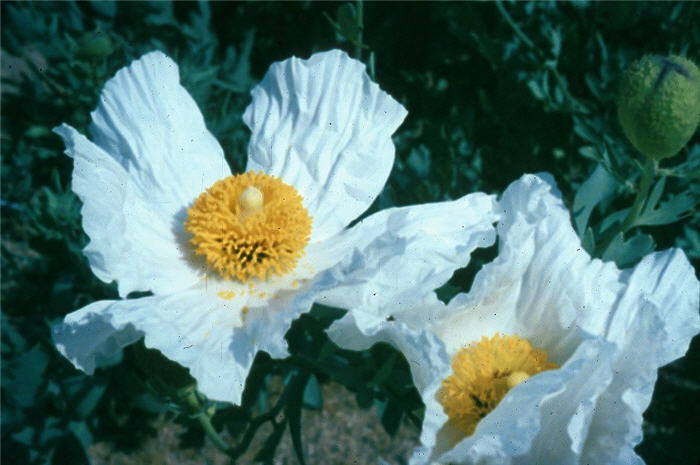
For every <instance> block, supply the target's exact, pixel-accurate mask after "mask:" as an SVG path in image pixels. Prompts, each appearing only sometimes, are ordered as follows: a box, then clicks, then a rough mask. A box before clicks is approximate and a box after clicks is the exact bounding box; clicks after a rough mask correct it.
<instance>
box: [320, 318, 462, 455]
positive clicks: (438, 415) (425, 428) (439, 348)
mask: <svg viewBox="0 0 700 465" xmlns="http://www.w3.org/2000/svg"><path fill="white" fill-rule="evenodd" d="M328 336H329V337H330V338H331V340H332V341H333V342H335V343H336V344H338V345H339V346H340V347H343V348H346V349H350V350H366V349H369V348H370V347H372V346H373V345H374V344H376V343H378V342H385V343H388V344H390V345H392V346H394V347H396V348H397V349H398V350H399V351H400V352H402V353H403V355H404V356H405V357H406V360H407V361H408V364H409V366H410V368H411V375H412V377H413V382H414V384H415V386H416V389H418V392H419V393H420V394H421V397H422V398H423V401H424V402H425V404H426V410H425V417H424V419H423V425H422V429H421V444H423V445H424V446H425V447H427V448H430V447H432V446H433V445H434V444H435V440H436V432H437V430H438V429H439V428H440V427H441V426H442V425H443V424H444V423H445V421H446V420H447V415H446V414H445V413H444V412H443V410H442V407H441V406H440V404H439V403H438V401H437V400H436V397H435V396H436V393H437V391H438V389H439V388H440V386H441V385H442V380H443V379H444V378H446V377H447V376H449V375H450V374H451V368H450V359H449V357H448V356H447V353H446V352H445V348H444V346H443V344H442V343H440V341H439V340H438V339H437V338H436V337H435V336H433V335H432V334H431V333H430V332H429V331H425V330H422V329H416V328H410V327H409V326H407V325H404V324H402V323H395V322H388V321H386V320H385V319H382V318H378V317H377V316H376V315H375V314H374V312H364V311H362V310H354V311H352V312H348V313H347V314H346V315H345V316H344V317H343V318H341V319H340V320H337V321H335V322H333V324H332V325H331V326H330V328H328Z"/></svg>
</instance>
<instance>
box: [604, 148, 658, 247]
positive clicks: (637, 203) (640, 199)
mask: <svg viewBox="0 0 700 465" xmlns="http://www.w3.org/2000/svg"><path fill="white" fill-rule="evenodd" d="M656 169H657V162H656V161H654V160H652V159H651V158H647V161H646V162H645V163H644V166H643V167H642V174H641V176H640V177H639V189H638V190H637V195H636V196H635V198H634V202H633V203H632V206H631V207H630V211H629V213H627V216H626V217H625V219H624V220H623V221H622V223H620V225H619V226H618V227H616V228H610V229H609V230H608V231H607V232H606V233H605V235H604V236H603V238H602V240H601V241H600V243H599V244H598V245H597V246H596V248H595V251H594V253H593V256H595V257H599V258H601V257H603V255H605V253H606V252H607V251H608V248H609V247H610V244H612V242H613V241H614V240H615V237H617V235H618V234H624V233H626V232H627V230H628V229H630V228H631V227H633V226H634V223H635V221H637V218H638V217H639V214H640V213H641V212H642V209H643V208H644V204H645V203H646V200H647V197H648V196H649V190H650V189H651V186H652V184H653V182H654V177H655V176H656Z"/></svg>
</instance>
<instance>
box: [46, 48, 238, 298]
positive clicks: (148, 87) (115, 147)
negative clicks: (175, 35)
mask: <svg viewBox="0 0 700 465" xmlns="http://www.w3.org/2000/svg"><path fill="white" fill-rule="evenodd" d="M92 119H93V122H92V125H91V126H90V130H91V133H92V136H93V139H94V141H95V143H92V142H90V141H89V140H87V139H86V138H85V137H84V136H82V135H80V134H79V133H77V132H76V131H75V130H74V129H73V128H71V127H70V126H67V125H65V124H64V125H62V126H60V127H58V128H56V129H55V132H56V133H57V134H59V135H60V136H61V137H62V138H63V140H64V142H65V144H66V153H67V154H68V155H69V156H71V157H72V158H73V159H74V169H73V184H72V185H73V190H74V192H75V193H76V194H77V195H78V196H79V197H80V199H81V200H82V202H83V209H82V216H83V228H84V229H85V232H86V233H87V235H88V236H89V237H90V243H89V244H88V245H87V247H86V248H85V254H86V256H87V257H88V260H89V262H90V266H91V268H92V270H93V272H94V273H95V275H96V276H97V277H98V278H100V279H101V280H103V281H105V282H110V281H113V280H116V281H117V282H118V285H119V294H120V295H121V296H126V295H127V294H128V293H129V292H132V291H139V290H140V291H144V290H151V291H153V292H154V293H156V294H164V293H170V292H175V291H178V290H181V289H183V288H186V287H188V286H189V285H192V284H193V283H194V282H196V281H197V279H198V278H199V275H200V274H201V273H200V272H199V270H198V269H197V267H196V266H195V264H194V263H192V262H191V261H190V252H189V250H188V249H187V245H186V241H187V238H186V236H185V233H184V230H183V222H184V220H185V217H186V208H187V207H188V206H189V205H190V204H191V202H192V201H193V200H194V199H195V198H196V197H197V196H198V195H199V194H200V193H201V192H203V191H204V190H205V189H206V188H207V187H209V186H210V185H211V184H213V183H214V182H215V181H216V180H218V179H220V178H222V177H225V176H227V175H229V174H230V170H229V168H228V165H227V164H226V161H225V159H224V157H223V152H222V150H221V147H220V146H219V144H218V143H217V142H216V140H215V139H214V137H213V136H212V135H211V134H210V133H209V132H208V131H207V128H206V126H205V124H204V120H203V118H202V115H201V113H200V112H199V109H198V108H197V105H196V104H195V102H194V100H192V98H191V97H190V95H189V94H188V93H187V91H186V90H185V89H184V88H183V87H182V86H181V85H180V83H179V74H178V69H177V65H175V63H173V62H172V60H170V59H169V58H168V57H166V56H165V55H164V54H162V53H161V52H153V53H149V54H147V55H144V56H143V57H142V58H141V59H139V60H137V61H135V62H133V63H132V64H131V65H130V66H128V67H126V68H123V69H122V70H120V71H119V72H118V73H117V74H116V76H115V77H114V78H112V79H111V80H110V81H108V82H107V84H106V85H105V88H104V90H103V91H102V94H101V95H100V100H99V105H98V107H97V109H96V110H95V111H94V112H93V113H92Z"/></svg>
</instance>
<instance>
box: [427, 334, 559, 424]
mask: <svg viewBox="0 0 700 465" xmlns="http://www.w3.org/2000/svg"><path fill="white" fill-rule="evenodd" d="M547 357H548V356H547V352H545V351H544V350H540V349H535V348H533V347H532V346H531V345H530V343H529V342H528V341H527V340H526V339H521V338H519V337H518V336H505V335H502V334H496V335H495V336H493V337H491V338H487V337H486V336H484V337H483V338H481V341H479V342H477V343H475V344H471V345H469V346H467V347H465V348H463V349H461V350H460V351H459V352H457V354H456V355H455V356H454V357H453V359H452V370H453V372H454V373H453V374H452V375H451V376H449V377H447V378H446V379H445V380H444V381H443V382H442V388H441V390H440V392H439V394H438V396H439V400H440V403H441V404H442V408H443V410H444V411H445V413H446V414H447V416H448V418H449V422H450V424H451V425H452V426H454V427H455V428H458V429H459V430H461V431H462V432H463V433H464V434H466V435H467V436H469V435H471V434H472V433H473V432H474V430H475V429H476V425H477V424H478V423H479V421H480V420H481V419H482V418H484V417H485V416H486V415H488V414H489V413H490V412H491V411H492V410H493V409H494V408H496V406H497V405H498V403H499V402H500V401H501V400H502V399H503V397H505V395H506V394H507V393H508V391H509V390H511V389H512V388H514V387H515V386H517V385H518V384H520V383H522V382H523V381H526V380H527V379H528V378H530V377H531V376H534V375H536V374H537V373H540V372H542V371H545V370H552V369H555V368H558V365H556V364H554V363H552V362H548V361H547Z"/></svg>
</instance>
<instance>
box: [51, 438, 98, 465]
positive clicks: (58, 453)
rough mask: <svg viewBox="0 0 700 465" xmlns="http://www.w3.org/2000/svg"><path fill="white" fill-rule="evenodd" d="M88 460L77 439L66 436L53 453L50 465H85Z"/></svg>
mask: <svg viewBox="0 0 700 465" xmlns="http://www.w3.org/2000/svg"><path fill="white" fill-rule="evenodd" d="M89 463H90V460H89V459H88V457H87V453H86V452H85V449H84V448H83V445H82V444H81V443H80V441H79V440H78V438H76V437H75V435H73V434H66V435H65V436H64V437H63V438H62V439H61V441H59V443H58V446H57V447H56V450H55V451H54V454H53V458H52V460H51V465H83V464H85V465H87V464H89Z"/></svg>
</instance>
